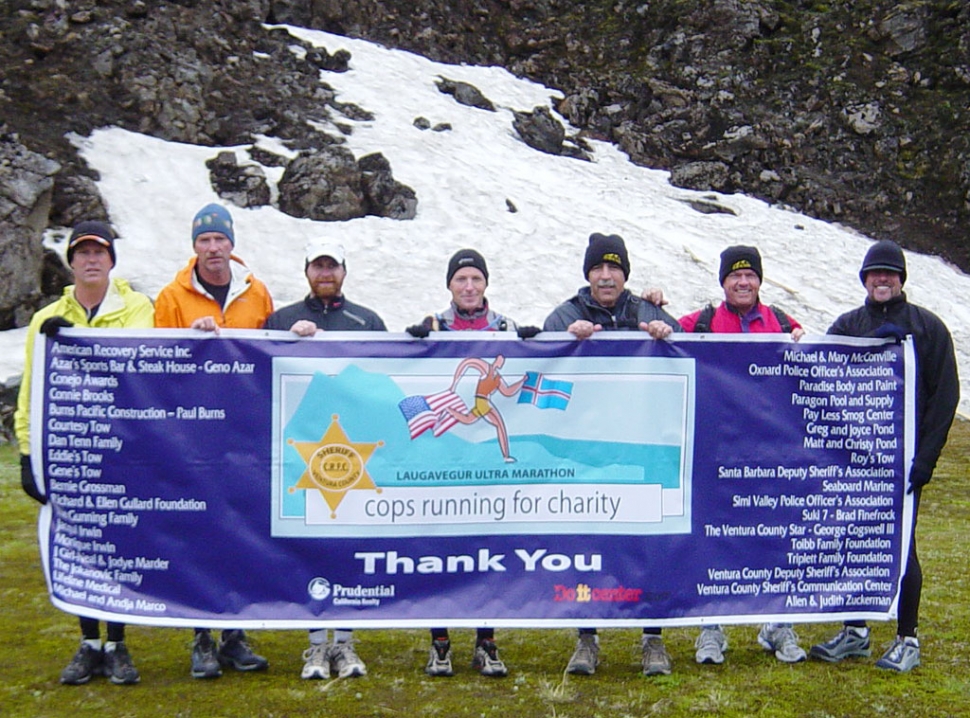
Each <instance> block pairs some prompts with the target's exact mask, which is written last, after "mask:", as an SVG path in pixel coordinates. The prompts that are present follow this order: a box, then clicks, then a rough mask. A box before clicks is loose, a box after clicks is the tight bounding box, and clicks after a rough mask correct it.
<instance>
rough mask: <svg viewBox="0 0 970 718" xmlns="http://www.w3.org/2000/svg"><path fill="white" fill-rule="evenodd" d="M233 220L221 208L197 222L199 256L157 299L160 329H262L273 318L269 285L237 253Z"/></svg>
mask: <svg viewBox="0 0 970 718" xmlns="http://www.w3.org/2000/svg"><path fill="white" fill-rule="evenodd" d="M235 246H236V237H235V233H234V231H233V226H232V217H231V216H230V214H229V212H228V210H226V208H225V207H222V206H221V205H218V204H207V205H206V206H205V207H203V208H202V209H200V210H199V212H198V213H197V214H196V215H195V219H193V220H192V248H193V249H194V250H195V256H194V257H192V258H191V259H190V260H189V263H188V264H187V265H186V266H185V267H184V268H182V269H181V270H180V271H179V273H178V274H176V275H175V279H174V281H172V282H171V283H170V284H168V285H167V286H165V287H164V288H163V289H162V291H161V292H160V293H159V295H158V298H157V299H156V300H155V326H156V327H167V328H173V329H177V328H182V329H186V328H192V329H201V330H203V331H211V332H216V333H218V332H219V328H220V327H225V328H227V329H259V328H260V327H262V326H263V322H264V321H266V317H268V316H269V315H270V314H272V313H273V299H272V297H270V294H269V290H268V289H267V288H266V285H265V284H263V283H262V282H261V281H259V280H258V279H256V277H255V276H253V273H252V272H251V271H250V270H249V268H248V267H247V266H246V265H245V263H244V262H243V261H242V260H241V259H240V258H239V257H237V256H236V255H235V254H233V249H234V248H235Z"/></svg>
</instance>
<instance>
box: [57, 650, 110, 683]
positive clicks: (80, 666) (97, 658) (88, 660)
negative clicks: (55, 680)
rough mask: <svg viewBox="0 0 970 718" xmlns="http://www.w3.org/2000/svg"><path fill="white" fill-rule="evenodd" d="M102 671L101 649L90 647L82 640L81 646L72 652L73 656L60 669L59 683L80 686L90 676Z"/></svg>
mask: <svg viewBox="0 0 970 718" xmlns="http://www.w3.org/2000/svg"><path fill="white" fill-rule="evenodd" d="M103 673H104V653H103V652H102V651H101V649H99V648H92V647H91V646H89V645H88V644H87V643H84V642H83V641H82V642H81V647H80V648H78V649H77V653H75V654H74V658H72V659H71V662H70V663H68V664H67V666H66V667H65V668H64V670H63V671H61V683H63V684H65V685H68V686H80V685H84V684H85V683H87V682H88V681H90V680H91V677H92V676H100V675H102V674H103Z"/></svg>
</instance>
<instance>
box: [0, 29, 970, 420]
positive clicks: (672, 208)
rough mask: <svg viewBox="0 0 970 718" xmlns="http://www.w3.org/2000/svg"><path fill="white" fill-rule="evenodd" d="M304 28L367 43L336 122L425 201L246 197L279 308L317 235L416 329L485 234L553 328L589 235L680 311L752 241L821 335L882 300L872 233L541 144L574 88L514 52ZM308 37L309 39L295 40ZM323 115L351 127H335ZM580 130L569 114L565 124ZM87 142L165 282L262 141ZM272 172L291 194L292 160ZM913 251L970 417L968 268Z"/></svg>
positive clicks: (612, 151) (8, 341)
mask: <svg viewBox="0 0 970 718" xmlns="http://www.w3.org/2000/svg"><path fill="white" fill-rule="evenodd" d="M289 29H290V31H291V33H292V34H293V35H294V36H296V37H298V38H300V39H302V40H305V41H307V42H309V43H312V44H313V45H316V46H321V47H325V48H326V49H327V50H328V51H329V52H330V53H333V52H335V51H336V50H339V49H341V48H343V49H346V50H348V51H349V52H350V53H351V55H352V58H351V61H350V71H349V72H346V73H342V74H339V73H330V72H321V80H322V81H324V82H326V83H327V84H329V85H330V86H331V87H332V88H334V90H335V91H336V92H337V100H338V101H340V102H344V103H354V104H356V105H358V106H360V107H362V108H363V109H366V110H368V111H370V112H371V113H373V115H374V118H375V119H374V120H372V121H354V120H351V119H348V118H345V117H341V116H339V115H336V116H335V119H336V120H337V121H338V122H340V124H341V125H349V126H351V127H352V128H353V132H352V134H351V135H349V136H347V137H346V141H347V142H346V144H347V147H348V148H349V149H350V150H351V151H352V152H353V153H354V155H355V156H356V157H357V158H360V157H362V156H364V155H367V154H370V153H372V152H381V153H383V155H384V156H385V157H386V158H387V159H388V160H389V162H390V164H391V168H392V170H393V173H394V178H395V179H396V180H398V181H399V182H402V183H404V184H406V185H408V186H410V187H411V188H412V189H414V190H415V192H416V193H417V197H418V212H417V217H416V218H415V219H413V220H410V221H398V220H393V219H384V218H378V217H365V218H361V219H355V220H351V221H348V222H334V223H328V222H315V221H311V220H306V219H297V218H294V217H290V216H288V215H286V214H283V213H282V212H280V211H278V210H276V209H274V208H272V207H261V208H257V209H241V208H238V207H230V210H231V212H232V214H233V217H234V220H235V233H236V254H237V255H238V256H239V257H241V258H242V259H243V260H244V261H245V262H246V263H247V264H248V265H249V266H250V268H252V270H253V271H254V273H255V274H256V276H257V277H259V278H260V279H262V280H263V281H264V282H265V283H266V284H267V285H268V286H269V288H270V291H271V292H272V294H273V298H274V301H275V303H276V306H277V307H281V306H284V305H286V304H290V303H292V302H295V301H297V300H299V299H301V298H302V297H303V296H304V295H305V294H306V292H307V284H306V279H305V277H304V275H303V261H304V260H303V248H304V246H305V245H306V243H307V242H308V241H309V240H312V239H319V238H328V239H332V240H336V241H339V242H341V243H342V244H343V245H344V246H345V248H346V251H347V280H346V282H345V283H344V294H345V295H346V296H347V297H348V298H349V299H350V300H352V301H355V302H358V303H360V304H363V305H365V306H367V307H370V308H372V309H374V310H375V311H376V312H377V313H378V314H380V315H381V317H383V319H384V321H385V323H386V324H387V327H388V329H389V330H391V331H392V332H399V331H402V330H403V329H404V327H405V326H407V325H409V324H413V323H415V322H417V321H419V320H420V319H421V318H422V317H424V316H426V315H427V314H430V313H432V312H434V311H441V310H443V309H444V308H445V307H446V306H447V305H448V301H449V299H450V295H449V293H448V291H447V289H446V287H445V270H446V266H447V262H448V258H449V257H450V256H451V254H452V253H453V252H455V251H456V250H458V249H460V248H463V247H472V248H475V249H477V250H479V251H480V252H481V253H482V254H483V255H484V256H485V258H486V260H487V262H488V267H489V273H490V282H489V287H488V291H487V296H488V298H489V302H490V303H491V305H492V306H493V308H495V309H497V310H498V311H499V312H501V313H503V314H506V315H508V316H510V317H512V318H513V319H514V320H515V321H517V322H518V323H519V324H536V325H541V324H542V322H543V320H544V319H545V317H546V315H548V314H549V312H550V311H551V310H552V309H553V308H554V307H555V306H556V305H557V304H558V303H560V302H562V301H564V300H565V299H567V298H569V297H570V296H572V295H573V294H575V292H576V290H577V289H578V288H579V287H580V286H582V285H583V284H584V283H585V282H584V278H583V276H582V264H583V253H584V251H585V247H586V243H587V238H588V236H589V234H590V233H591V232H604V233H616V234H620V235H622V236H623V237H624V238H625V239H626V243H627V247H628V249H629V252H630V258H631V264H632V272H631V275H630V279H629V282H628V285H627V286H628V287H629V288H631V289H632V290H633V291H635V292H637V293H639V291H640V290H641V289H642V288H644V287H648V286H659V287H661V288H662V289H663V290H664V293H665V295H666V297H667V298H668V300H669V302H670V304H669V306H668V309H669V311H670V312H671V313H672V314H673V315H674V316H675V317H679V316H681V315H683V314H686V313H688V312H690V311H693V310H695V309H698V308H700V307H701V306H702V305H703V304H705V303H707V302H708V301H718V300H720V299H721V298H722V293H721V289H720V286H719V285H718V280H717V271H718V264H719V255H720V252H721V250H723V249H724V248H725V247H727V246H729V245H734V244H751V245H755V246H757V247H758V248H759V249H760V251H761V254H762V256H763V259H764V274H765V278H764V284H763V285H762V290H761V298H762V301H764V302H766V303H769V304H778V305H780V306H781V307H782V308H784V309H785V310H786V311H787V312H788V313H789V314H791V315H792V316H794V317H795V318H797V319H798V320H799V321H800V322H801V323H802V324H803V325H804V327H805V329H806V331H807V332H808V333H809V334H824V333H825V331H826V329H827V328H828V327H829V325H830V324H831V323H832V321H833V320H834V319H835V318H836V317H837V316H838V315H839V314H841V313H842V312H845V311H847V310H849V309H851V308H853V307H855V306H858V305H859V304H860V303H862V301H863V300H864V298H865V291H864V288H863V287H862V284H861V283H860V281H859V276H858V270H859V266H860V264H861V261H862V258H863V256H864V255H865V252H866V250H867V248H868V246H869V245H870V243H871V241H872V239H871V238H868V237H865V236H863V235H861V234H858V233H856V232H853V231H851V230H846V229H844V228H841V227H838V226H836V225H833V224H829V223H825V222H821V221H818V220H814V219H811V218H808V217H805V216H803V215H800V214H797V213H794V212H791V211H788V210H786V209H784V208H780V207H772V206H769V205H768V204H766V203H765V202H762V201H761V200H757V199H752V198H749V197H745V196H743V195H720V194H716V193H704V192H694V191H690V190H684V189H679V188H677V187H674V186H672V185H671V184H669V182H668V181H667V178H668V173H666V172H663V171H658V170H650V169H645V168H642V167H637V166H635V165H633V164H632V163H631V162H630V161H629V160H628V158H627V156H626V155H625V154H623V153H622V152H620V151H619V150H618V149H617V148H616V147H613V146H611V145H609V144H607V143H603V142H591V145H592V147H593V153H592V162H584V161H581V160H576V159H571V158H567V157H557V156H552V155H547V154H543V153H541V152H538V151H536V150H533V149H531V148H529V147H528V146H526V145H525V144H524V143H523V142H522V141H521V139H520V138H519V137H518V135H517V133H516V132H515V130H514V129H513V128H512V120H513V116H512V111H513V110H519V111H528V110H532V109H533V108H534V107H536V106H539V105H545V106H550V105H551V99H552V98H554V97H559V96H561V93H560V92H558V91H557V90H554V89H549V88H546V87H543V86H541V85H537V84H535V83H531V82H528V81H525V80H519V79H516V78H514V77H513V76H512V75H510V74H509V73H508V72H506V71H505V70H503V69H500V68H486V67H470V66H455V65H443V64H440V63H435V62H431V61H430V60H427V59H425V58H422V57H420V56H417V55H413V54H411V53H407V52H403V51H399V50H387V49H385V48H383V47H381V46H378V45H375V44H372V43H368V42H364V41H361V40H353V39H349V38H344V37H339V36H336V35H331V34H328V33H324V32H319V31H311V30H304V29H299V28H289ZM293 51H294V52H296V53H299V54H302V50H301V49H300V48H298V47H297V46H296V45H294V46H293ZM261 61H262V62H267V63H268V62H273V60H272V58H270V57H261ZM440 77H446V78H448V79H451V80H461V81H464V82H468V83H471V84H473V85H475V86H476V87H477V88H478V89H479V90H481V91H482V93H483V94H484V95H485V96H486V97H488V98H489V99H490V100H491V101H492V102H493V103H494V104H495V106H496V107H497V108H498V111H497V112H488V111H485V110H480V109H475V108H472V107H467V106H463V105H460V104H458V103H457V102H456V101H455V100H454V98H452V97H451V96H450V95H445V94H443V93H441V92H439V91H438V89H437V87H436V86H435V81H436V80H437V79H439V78H440ZM417 117H425V118H427V119H428V120H429V121H430V123H431V125H432V126H434V125H436V124H439V123H449V124H450V125H451V127H452V129H451V130H448V131H442V132H436V131H432V130H424V131H422V130H419V129H418V128H416V127H415V126H414V124H413V123H414V120H415V118H417ZM563 123H564V124H566V123H565V120H563ZM320 127H321V129H323V130H325V131H327V132H328V133H330V134H333V135H340V134H341V133H340V130H339V129H337V128H336V127H335V126H333V125H327V124H323V125H321V126H320ZM575 132H576V128H572V127H569V126H568V125H567V134H574V133H575ZM73 142H74V143H75V144H76V145H77V146H78V147H79V149H80V151H81V153H82V154H83V156H84V158H85V159H86V161H87V162H88V164H89V165H90V166H91V167H92V168H93V169H94V170H96V171H97V172H98V173H99V174H100V176H101V179H100V181H99V183H98V186H99V189H100V191H101V194H102V196H103V197H104V199H105V201H106V203H107V206H108V211H109V213H110V216H111V221H112V224H113V225H114V227H115V228H116V229H117V230H118V232H119V234H120V235H121V239H120V240H119V241H118V244H117V255H118V265H117V267H116V268H115V270H114V276H119V277H124V278H126V279H128V280H129V281H130V282H131V283H132V285H133V286H134V287H135V288H136V289H138V290H140V291H142V292H145V293H146V294H148V295H149V296H151V297H152V298H154V297H155V296H156V295H157V294H158V291H159V290H160V289H161V288H162V287H163V286H164V285H165V284H167V283H168V282H170V281H171V280H172V278H173V277H174V275H175V273H176V272H177V271H178V270H179V269H180V268H181V267H182V266H184V264H185V263H186V261H187V260H188V258H189V256H190V254H191V252H192V244H191V235H190V225H191V221H192V217H193V215H194V214H195V213H196V211H197V210H198V209H200V208H201V207H202V206H203V205H205V204H207V203H209V202H219V201H220V199H219V197H218V195H217V194H216V193H215V191H214V190H213V188H212V186H211V185H210V182H209V172H208V169H207V168H206V166H205V161H206V160H208V159H211V158H213V157H215V156H216V154H217V153H218V152H219V151H220V150H221V149H227V150H234V151H235V152H236V155H237V159H238V161H239V162H240V163H250V164H252V163H253V162H252V160H251V159H250V157H249V155H248V153H247V149H249V148H248V147H246V146H242V147H229V148H213V147H199V146H193V145H183V144H176V143H170V142H164V141H162V140H158V139H155V138H152V137H148V136H144V135H138V134H135V133H132V132H127V131H125V130H120V129H117V128H104V129H101V130H98V131H96V132H95V133H93V134H92V135H91V136H89V137H74V138H73ZM259 145H260V146H262V147H264V148H265V149H268V150H270V151H273V152H276V153H279V154H286V155H288V156H292V153H290V152H289V151H288V150H286V148H285V147H283V145H282V144H281V143H280V142H279V141H277V140H276V139H274V138H270V137H266V138H261V139H260V140H259ZM264 171H265V172H266V174H267V177H268V179H269V181H270V184H271V185H274V190H275V182H276V181H277V180H278V179H279V177H280V176H281V175H282V168H273V167H266V168H264ZM274 198H275V194H274ZM697 200H700V201H704V202H708V203H714V204H717V205H720V206H721V207H724V208H728V209H730V210H731V211H732V212H733V213H734V214H727V213H711V214H705V213H701V212H698V211H697V210H695V209H693V208H692V207H691V206H690V204H689V201H697ZM509 202H511V204H512V205H514V207H515V208H516V210H517V211H516V212H512V211H510V209H509V206H508V203H509ZM68 233H69V229H66V230H65V231H63V232H50V233H48V236H47V238H46V239H45V242H46V243H47V245H48V246H50V247H52V248H54V249H56V250H57V251H59V252H61V253H62V254H63V252H64V244H65V241H64V240H65V238H66V235H67V234H68ZM880 238H881V237H880ZM880 238H877V239H880ZM907 264H908V274H909V280H908V282H907V283H906V286H905V290H906V292H907V295H908V296H909V298H910V300H911V301H914V302H916V303H918V304H921V305H923V306H925V307H927V308H928V309H930V310H931V311H933V312H935V313H936V314H937V315H939V316H940V317H941V318H942V319H943V321H944V322H945V323H946V324H947V325H948V326H949V328H950V331H951V332H952V334H953V337H954V341H955V343H956V347H957V359H958V362H959V365H960V372H961V379H962V381H961V386H962V396H963V399H962V401H961V411H962V413H963V414H964V415H968V414H970V390H968V382H970V277H968V276H967V275H966V274H963V273H962V272H960V271H959V270H957V269H955V268H953V267H952V266H950V265H948V264H946V263H945V262H943V261H942V260H941V259H939V258H937V257H932V256H927V255H919V254H914V253H909V252H908V253H907ZM25 333H26V329H18V330H12V331H7V332H0V381H4V382H8V383H9V381H10V379H11V378H12V377H14V376H16V375H19V374H20V372H21V371H22V364H23V343H24V336H25Z"/></svg>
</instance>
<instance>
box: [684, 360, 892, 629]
mask: <svg viewBox="0 0 970 718" xmlns="http://www.w3.org/2000/svg"><path fill="white" fill-rule="evenodd" d="M901 364H902V357H901V354H900V353H899V352H897V351H895V350H894V349H884V350H879V351H844V350H840V351H831V350H824V349H814V350H809V351H800V350H798V349H791V350H785V351H784V352H783V354H782V357H781V361H780V362H778V363H775V364H767V365H762V364H756V363H753V364H750V365H749V366H748V374H749V375H750V376H752V377H763V378H765V380H766V381H769V382H772V383H775V384H776V386H777V385H779V384H780V385H781V387H782V390H781V391H779V392H778V393H777V394H776V395H777V396H784V397H786V398H787V401H786V402H785V403H786V406H779V407H777V409H778V411H779V412H791V416H792V423H793V425H794V426H803V427H804V433H803V435H802V436H801V437H799V438H800V443H801V445H800V446H799V447H794V446H793V447H791V454H790V456H791V464H790V465H788V464H787V462H785V461H771V462H770V464H768V463H767V462H763V461H762V460H761V459H759V458H758V457H754V458H749V459H748V460H746V461H742V462H737V463H731V464H725V463H721V464H720V465H718V467H717V475H718V479H719V480H720V481H722V482H727V486H728V487H729V488H728V489H727V490H726V491H725V492H723V495H724V496H725V497H726V498H727V499H728V500H729V501H730V505H729V506H726V507H725V511H723V512H722V513H721V515H722V516H736V517H737V519H736V520H733V519H732V520H728V521H723V522H721V523H716V524H715V523H707V524H705V525H704V527H703V530H704V535H705V537H708V538H711V539H724V540H728V541H737V540H739V539H744V538H746V537H750V538H754V539H757V540H759V541H761V542H762V543H763V544H767V545H769V546H772V547H774V549H775V550H774V551H773V552H772V553H774V555H775V556H776V557H777V559H778V560H777V561H776V562H775V563H774V565H769V564H767V563H766V564H765V565H758V566H751V565H745V566H707V567H705V568H706V574H705V576H704V578H703V579H702V580H700V581H699V582H698V583H697V586H696V590H697V592H698V594H699V595H701V596H717V595H734V596H737V595H745V594H748V595H754V596H759V595H760V596H767V595H775V596H777V597H779V598H783V599H784V607H785V609H787V610H788V611H790V612H798V611H799V610H805V611H809V612H817V611H832V612H842V611H845V612H852V611H862V612H865V611H867V610H874V611H885V610H886V609H887V608H888V607H889V606H890V604H891V603H892V597H893V595H894V591H895V581H896V579H897V575H896V572H895V570H894V562H895V561H896V560H897V559H896V555H895V554H896V549H895V548H894V547H895V546H896V544H897V539H896V537H895V536H894V535H895V534H897V531H898V526H899V525H900V515H901V506H902V479H903V468H902V466H903V462H902V459H903V450H904V447H903V429H902V427H903V413H904V412H903V406H902V403H903V382H902V380H901V378H900V376H901V372H902V368H901ZM772 441H774V442H775V443H774V444H770V445H769V444H768V443H766V444H763V447H764V449H765V452H764V456H773V457H778V456H779V448H784V447H779V446H778V444H777V439H776V438H774V437H766V442H772Z"/></svg>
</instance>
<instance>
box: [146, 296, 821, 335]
mask: <svg viewBox="0 0 970 718" xmlns="http://www.w3.org/2000/svg"><path fill="white" fill-rule="evenodd" d="M757 309H758V314H757V315H756V316H755V317H754V318H753V320H751V321H750V322H749V324H748V331H749V332H750V333H752V334H774V333H780V332H781V331H782V328H781V324H780V323H779V322H778V317H776V316H775V313H774V311H772V309H771V307H769V306H768V305H766V304H762V303H761V302H758V307H757ZM155 311H156V312H157V311H158V310H157V309H156V310H155ZM703 311H704V310H703V309H698V310H697V311H696V312H691V313H690V314H687V315H686V316H683V317H681V318H680V326H682V327H683V328H684V331H685V332H692V331H694V327H695V326H696V324H697V319H698V317H700V315H701V312H703ZM785 316H788V315H787V314H786V315H785ZM788 321H789V322H791V328H792V329H801V327H802V325H801V324H799V323H798V322H797V321H795V320H794V319H793V318H792V317H790V316H788ZM711 332H713V333H714V334H741V317H740V315H738V314H737V313H736V312H734V311H732V310H731V309H730V307H728V305H727V302H721V305H720V306H719V307H718V308H717V309H716V310H715V311H714V316H713V317H711Z"/></svg>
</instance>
